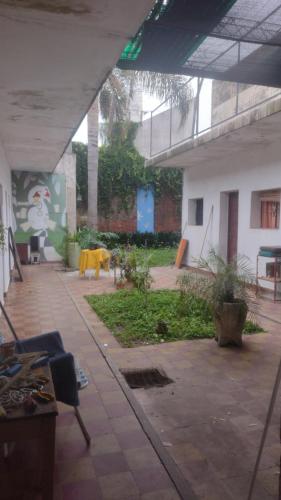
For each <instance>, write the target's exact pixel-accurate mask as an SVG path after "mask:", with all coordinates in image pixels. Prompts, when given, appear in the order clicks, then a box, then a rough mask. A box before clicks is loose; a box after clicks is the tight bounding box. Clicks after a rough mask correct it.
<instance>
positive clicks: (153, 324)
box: [86, 290, 261, 347]
mask: <svg viewBox="0 0 281 500" xmlns="http://www.w3.org/2000/svg"><path fill="white" fill-rule="evenodd" d="M86 299H87V301H88V302H89V304H90V305H91V307H92V308H93V309H94V310H95V311H96V313H97V314H98V316H99V317H100V319H101V320H102V321H103V322H104V323H105V324H106V326H107V327H108V328H109V329H110V330H111V331H112V332H113V334H114V335H115V337H116V338H117V339H118V340H119V342H120V343H121V344H122V345H123V346H126V347H133V346H137V345H141V344H156V343H161V342H170V341H174V340H187V339H188V340H189V339H197V338H213V337H214V335H215V327H214V323H213V320H212V317H210V316H206V315H200V314H199V313H198V310H200V307H201V306H200V305H199V306H198V307H196V313H195V314H193V313H192V310H191V311H189V313H188V314H187V313H186V314H184V315H181V316H180V315H179V314H178V303H179V300H180V292H179V291H178V290H153V291H151V290H150V291H148V301H147V307H144V304H142V303H141V302H140V293H139V291H138V290H130V291H128V290H120V291H117V292H115V293H112V294H102V295H91V296H89V297H86ZM195 301H196V299H194V305H195ZM164 323H165V325H166V327H167V328H166V327H165V328H164V326H163V325H164ZM159 325H160V327H159ZM156 330H158V332H159V333H158V332H157V331H156ZM250 330H251V333H253V331H254V332H257V331H260V330H261V329H260V328H259V327H257V326H256V325H253V323H250V322H248V323H247V327H246V329H245V333H248V332H249V333H250Z"/></svg>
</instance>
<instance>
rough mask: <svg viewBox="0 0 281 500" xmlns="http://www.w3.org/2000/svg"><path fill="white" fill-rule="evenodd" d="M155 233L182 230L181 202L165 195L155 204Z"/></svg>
mask: <svg viewBox="0 0 281 500" xmlns="http://www.w3.org/2000/svg"><path fill="white" fill-rule="evenodd" d="M154 224H155V231H156V232H157V233H158V232H160V231H180V230H181V201H176V200H175V199H174V198H172V197H171V196H168V195H165V196H163V197H162V198H159V199H157V200H156V203H155V218H154Z"/></svg>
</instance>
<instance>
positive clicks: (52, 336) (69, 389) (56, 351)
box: [0, 301, 91, 445]
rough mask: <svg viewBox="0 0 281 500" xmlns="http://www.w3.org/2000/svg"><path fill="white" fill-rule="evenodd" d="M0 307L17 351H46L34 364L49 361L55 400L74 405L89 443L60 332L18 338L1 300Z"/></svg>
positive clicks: (69, 358) (71, 364)
mask: <svg viewBox="0 0 281 500" xmlns="http://www.w3.org/2000/svg"><path fill="white" fill-rule="evenodd" d="M0 308H1V310H2V312H3V315H4V317H5V319H6V321H7V323H8V325H9V327H10V330H11V332H12V334H13V337H14V339H15V342H16V352H17V353H24V352H40V351H47V352H48V354H49V356H46V357H45V358H43V359H42V360H39V362H37V363H35V364H36V366H43V365H45V364H47V363H49V365H50V368H51V372H52V379H53V384H54V389H55V394H56V399H57V401H61V402H62V403H65V404H67V405H70V406H73V407H74V412H75V416H76V418H77V421H78V423H79V425H80V428H81V431H82V433H83V436H84V438H85V440H86V443H87V445H89V444H90V442H91V438H90V436H89V433H88V431H87V429H86V427H85V424H84V422H83V420H82V417H81V414H80V412H79V410H78V406H79V404H80V402H79V396H78V390H79V386H78V383H77V376H76V369H75V361H74V357H73V355H72V354H71V353H70V352H66V351H65V349H64V346H63V341H62V338H61V335H60V333H59V332H58V331H54V332H49V333H43V334H41V335H37V336H36V337H31V338H30V339H25V340H19V338H18V336H17V334H16V332H15V329H14V327H13V325H12V323H11V321H10V318H9V317H8V315H7V312H6V311H5V308H4V306H3V304H2V303H1V301H0Z"/></svg>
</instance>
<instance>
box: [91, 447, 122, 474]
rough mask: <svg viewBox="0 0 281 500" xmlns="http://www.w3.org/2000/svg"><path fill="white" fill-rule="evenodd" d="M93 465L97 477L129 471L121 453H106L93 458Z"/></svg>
mask: <svg viewBox="0 0 281 500" xmlns="http://www.w3.org/2000/svg"><path fill="white" fill-rule="evenodd" d="M92 460H93V464H94V468H95V471H96V474H97V475H98V476H104V475H107V474H114V473H119V472H126V471H128V470H129V467H128V464H127V461H126V460H125V457H124V455H123V453H121V452H117V453H106V454H105V455H97V456H96V457H93V459H92Z"/></svg>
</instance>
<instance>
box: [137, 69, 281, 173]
mask: <svg viewBox="0 0 281 500" xmlns="http://www.w3.org/2000/svg"><path fill="white" fill-rule="evenodd" d="M189 85H190V86H191V88H192V90H193V97H192V99H191V101H190V106H189V113H188V116H187V119H186V120H185V121H184V122H183V123H182V121H181V115H180V112H179V109H177V108H175V107H173V106H172V105H171V102H170V101H169V100H167V101H165V102H163V103H162V104H161V105H160V106H158V107H157V108H156V109H154V110H153V111H152V112H151V113H150V116H149V118H148V119H145V120H143V121H142V126H141V127H140V129H139V132H138V136H137V146H138V147H139V149H140V150H141V153H142V154H143V155H144V156H145V157H146V158H147V161H146V165H147V166H149V165H153V166H163V167H164V166H174V167H181V168H182V167H186V166H188V165H189V164H190V163H192V165H194V163H196V162H197V161H199V162H200V161H201V160H202V159H204V160H206V157H209V156H212V155H213V156H214V155H217V154H224V153H225V147H226V141H225V137H226V136H228V140H227V147H229V148H230V149H229V151H231V147H232V148H233V150H235V148H236V147H237V144H238V143H239V144H240V145H242V144H244V145H245V146H249V147H250V146H251V145H253V144H257V143H261V142H265V141H266V140H267V139H268V140H271V139H273V138H274V136H275V135H276V134H279V129H280V127H279V125H278V122H279V123H280V120H281V115H280V112H281V91H280V89H277V88H273V87H264V86H257V85H244V84H239V83H233V82H219V81H215V80H213V81H212V80H208V79H204V80H202V79H201V81H199V79H198V78H191V79H190V80H189ZM199 146H204V147H203V148H198V147H199ZM195 150H196V151H195Z"/></svg>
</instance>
